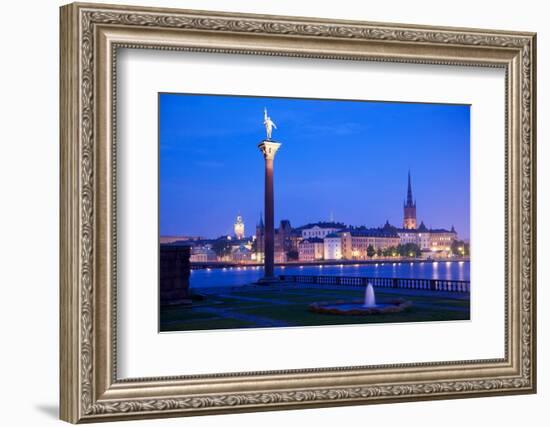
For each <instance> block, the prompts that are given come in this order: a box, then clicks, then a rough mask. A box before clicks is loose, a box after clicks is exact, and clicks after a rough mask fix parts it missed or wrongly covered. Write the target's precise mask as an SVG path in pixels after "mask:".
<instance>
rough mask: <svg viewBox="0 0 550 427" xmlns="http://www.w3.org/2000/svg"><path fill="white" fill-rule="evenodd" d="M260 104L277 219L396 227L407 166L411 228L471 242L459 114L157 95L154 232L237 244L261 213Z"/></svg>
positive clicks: (382, 105) (438, 108)
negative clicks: (266, 122)
mask: <svg viewBox="0 0 550 427" xmlns="http://www.w3.org/2000/svg"><path fill="white" fill-rule="evenodd" d="M264 107H267V108H268V110H269V112H270V115H271V116H272V117H273V119H274V121H275V122H276V123H277V126H278V129H277V130H275V131H274V135H273V139H275V140H277V141H278V142H281V143H283V146H282V147H281V150H280V152H279V155H278V157H277V159H276V173H275V200H276V206H277V209H276V212H275V222H276V223H278V222H279V221H280V220H283V219H288V220H290V221H291V222H292V224H293V226H301V225H304V224H307V223H315V222H318V221H328V220H330V219H331V217H333V219H334V220H335V221H338V222H343V223H345V224H347V225H357V226H359V225H365V226H367V227H379V226H382V225H383V224H384V223H385V221H386V220H388V221H389V222H390V223H392V224H393V225H395V226H397V227H401V226H402V219H403V218H402V215H403V211H402V207H403V202H404V200H405V198H406V196H407V173H408V171H409V169H410V171H411V175H412V185H413V189H414V197H415V200H416V202H417V206H418V212H417V218H418V223H419V224H420V222H421V221H423V222H424V223H425V225H426V226H427V227H428V228H450V227H451V225H454V227H455V229H456V230H457V232H458V235H459V237H460V238H462V239H467V240H469V238H470V219H469V208H470V201H469V183H470V179H469V171H470V165H469V152H470V141H469V136H470V135H469V132H470V126H469V124H470V117H469V106H467V105H447V104H405V103H388V102H372V101H340V100H309V99H308V100H304V99H288V98H259V97H258V98H256V97H237V96H214V95H185V94H160V95H159V109H160V111H159V119H160V123H159V137H160V143H159V145H160V148H159V155H160V159H159V161H160V186H159V190H160V195H159V196H160V197H159V198H160V209H159V210H160V212H159V215H160V218H159V225H160V234H161V235H193V236H204V237H208V238H215V237H218V236H221V235H232V234H233V232H232V228H233V223H234V220H235V218H236V216H237V215H241V216H242V217H243V219H244V222H245V226H246V229H245V230H246V231H245V234H246V235H251V234H253V229H255V225H256V223H257V221H258V220H259V216H260V212H261V211H262V210H263V197H262V191H263V159H262V158H261V155H260V154H259V153H258V152H257V144H258V143H259V142H260V141H261V140H262V139H263V138H264V136H265V135H264V129H263V126H262V124H261V119H262V114H263V108H264Z"/></svg>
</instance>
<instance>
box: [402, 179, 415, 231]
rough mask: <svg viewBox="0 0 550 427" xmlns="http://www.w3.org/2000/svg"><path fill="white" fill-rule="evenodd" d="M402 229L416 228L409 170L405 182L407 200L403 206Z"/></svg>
mask: <svg viewBox="0 0 550 427" xmlns="http://www.w3.org/2000/svg"><path fill="white" fill-rule="evenodd" d="M403 228H406V229H408V230H410V229H415V228H416V200H415V201H414V202H413V194H412V184H411V171H410V169H409V175H408V182H407V200H406V201H405V205H404V206H403Z"/></svg>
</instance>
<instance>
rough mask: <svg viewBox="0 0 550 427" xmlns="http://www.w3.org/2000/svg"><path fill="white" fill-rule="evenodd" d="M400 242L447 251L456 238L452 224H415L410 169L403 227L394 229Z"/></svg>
mask: <svg viewBox="0 0 550 427" xmlns="http://www.w3.org/2000/svg"><path fill="white" fill-rule="evenodd" d="M396 231H397V234H398V235H399V239H400V242H401V244H402V245H403V244H407V243H414V244H415V245H418V246H419V247H420V249H421V250H430V251H432V252H438V251H443V252H445V253H449V252H450V250H451V246H452V243H453V242H454V241H455V240H456V239H457V233H456V230H455V228H454V226H452V227H451V229H450V230H447V229H444V228H437V229H433V228H428V227H426V225H425V224H424V222H420V225H419V226H418V227H417V225H416V200H414V201H413V194H412V184H411V171H409V179H408V183H407V199H406V200H405V202H404V203H403V228H401V229H396Z"/></svg>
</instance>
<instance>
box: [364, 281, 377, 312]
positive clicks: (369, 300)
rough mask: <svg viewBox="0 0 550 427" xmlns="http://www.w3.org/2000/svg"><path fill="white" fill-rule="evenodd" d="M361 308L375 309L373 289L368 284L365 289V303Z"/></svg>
mask: <svg viewBox="0 0 550 427" xmlns="http://www.w3.org/2000/svg"><path fill="white" fill-rule="evenodd" d="M363 307H366V308H372V307H376V296H375V295H374V288H373V287H372V285H371V284H370V283H369V284H368V285H367V287H366V288H365V303H364V304H363Z"/></svg>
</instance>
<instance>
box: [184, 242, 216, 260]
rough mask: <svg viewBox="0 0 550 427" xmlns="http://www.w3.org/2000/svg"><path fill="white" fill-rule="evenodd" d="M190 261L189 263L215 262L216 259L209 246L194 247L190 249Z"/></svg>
mask: <svg viewBox="0 0 550 427" xmlns="http://www.w3.org/2000/svg"><path fill="white" fill-rule="evenodd" d="M190 260H191V262H215V261H217V260H218V257H217V255H216V252H214V251H213V250H212V248H211V247H210V246H209V245H204V246H194V247H192V248H191V258H190Z"/></svg>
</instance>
